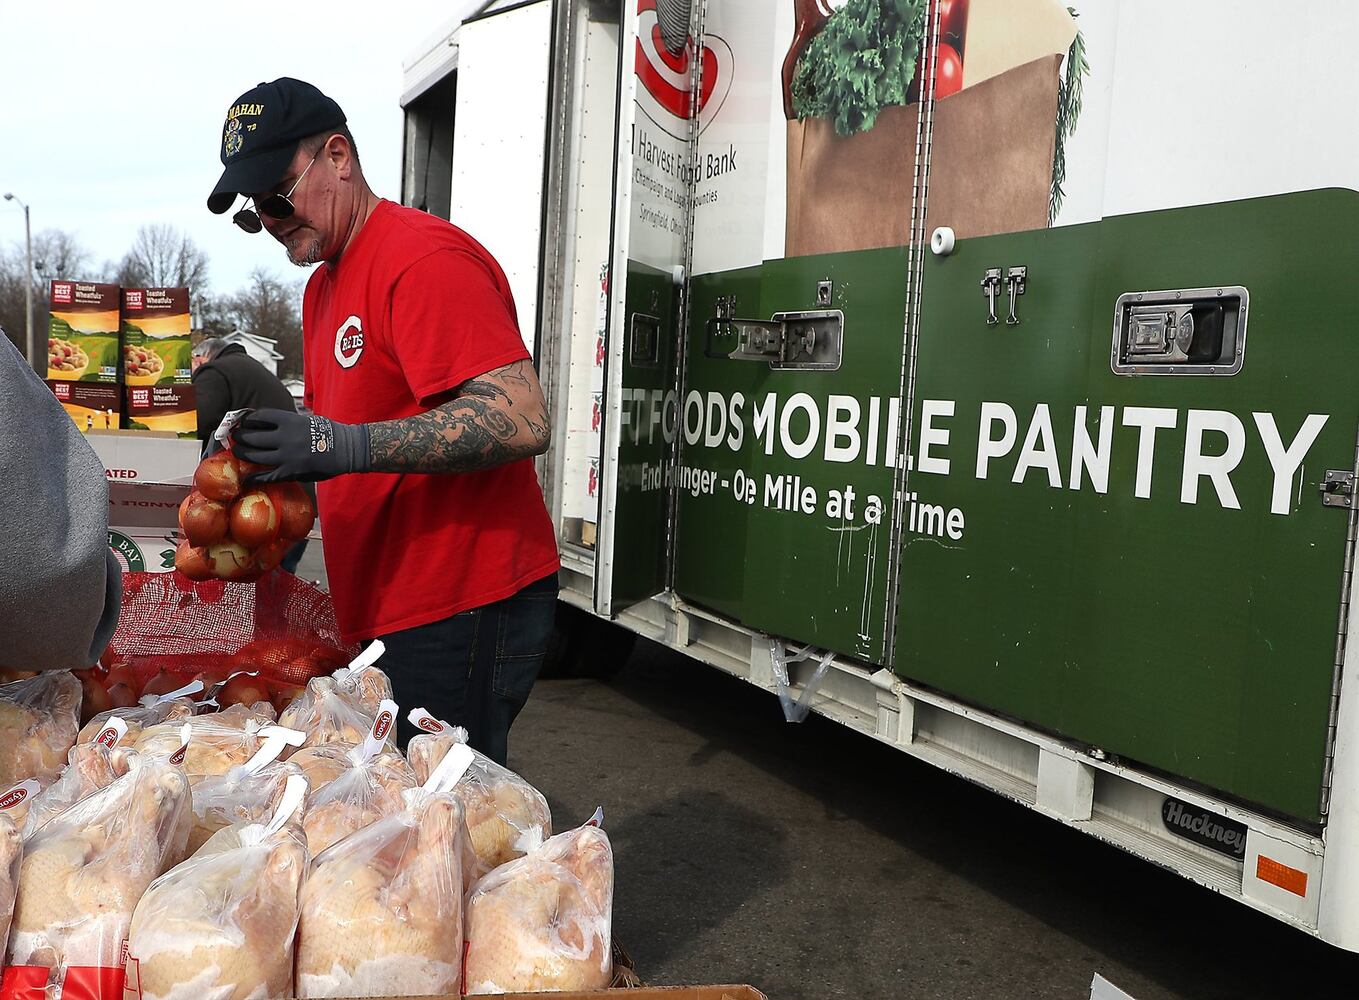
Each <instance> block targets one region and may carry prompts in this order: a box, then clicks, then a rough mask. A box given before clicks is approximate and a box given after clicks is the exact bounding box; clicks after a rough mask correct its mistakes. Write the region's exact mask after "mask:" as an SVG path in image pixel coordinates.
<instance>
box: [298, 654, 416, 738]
mask: <svg viewBox="0 0 1359 1000" xmlns="http://www.w3.org/2000/svg"><path fill="white" fill-rule="evenodd" d="M360 678H361V679H363V684H362V685H360V684H359V683H358V682H353V683H349V682H348V681H344V682H342V681H337V680H336V679H335V678H334V677H313V678H312V679H311V680H309V681H307V687H306V690H305V691H303V692H302V694H300V695H299V696H298V697H297V699H296V700H295V701H293V703H292V704H291V705H289V706H288V707H287V708H285V709H284V710H283V714H282V715H281V716H280V717H279V722H280V724H282V725H285V726H287V727H288V728H289V729H301V730H302V731H303V732H305V733H306V734H307V745H308V746H324V745H325V744H327V743H344V744H347V745H349V746H358V745H359V744H360V743H362V742H363V739H364V736H365V735H366V734H367V733H368V730H369V728H370V727H371V726H372V725H373V719H374V718H375V717H376V715H377V704H376V702H372V699H371V694H370V688H371V689H372V690H373V692H381V691H383V690H385V691H387V692H388V694H387V695H385V696H384V697H390V691H391V683H390V681H388V680H387V675H386V674H384V673H382V671H380V670H377V669H376V668H375V667H370V668H368V669H367V670H365V671H363V673H362V674H361V675H360ZM381 700H382V699H381V698H379V699H378V701H381ZM370 702H371V704H370ZM387 742H389V743H390V744H391V745H392V746H393V747H395V746H396V735H395V727H393V732H391V733H389V734H387Z"/></svg>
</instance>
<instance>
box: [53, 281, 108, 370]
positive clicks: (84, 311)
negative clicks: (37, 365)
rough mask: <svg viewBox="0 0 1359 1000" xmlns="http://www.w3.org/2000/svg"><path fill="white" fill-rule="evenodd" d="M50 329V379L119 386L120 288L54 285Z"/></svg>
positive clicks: (80, 283)
mask: <svg viewBox="0 0 1359 1000" xmlns="http://www.w3.org/2000/svg"><path fill="white" fill-rule="evenodd" d="M50 305H51V310H52V315H51V319H50V320H49V321H48V325H47V377H48V378H49V379H60V380H62V381H65V382H102V383H106V384H108V385H115V384H117V382H118V357H119V354H118V351H119V343H118V339H119V338H118V329H119V313H118V306H119V295H118V286H117V285H105V284H100V283H97V282H89V281H53V282H52V287H51V302H50Z"/></svg>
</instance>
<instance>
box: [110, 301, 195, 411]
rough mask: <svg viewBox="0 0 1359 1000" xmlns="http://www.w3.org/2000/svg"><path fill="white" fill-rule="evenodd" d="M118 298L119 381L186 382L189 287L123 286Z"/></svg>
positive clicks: (149, 383) (144, 383)
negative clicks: (121, 342) (120, 307)
mask: <svg viewBox="0 0 1359 1000" xmlns="http://www.w3.org/2000/svg"><path fill="white" fill-rule="evenodd" d="M121 301H122V310H121V331H122V341H123V345H122V362H123V384H124V385H128V386H143V387H145V386H152V385H162V386H163V385H188V384H189V382H190V381H191V378H190V375H191V374H192V366H191V363H190V357H191V355H192V351H193V345H192V343H191V342H190V340H189V333H190V318H189V290H188V289H187V288H124V289H123V292H122V299H121Z"/></svg>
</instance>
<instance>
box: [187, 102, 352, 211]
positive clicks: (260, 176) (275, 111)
mask: <svg viewBox="0 0 1359 1000" xmlns="http://www.w3.org/2000/svg"><path fill="white" fill-rule="evenodd" d="M344 123H345V117H344V112H343V111H341V110H340V106H339V105H338V104H336V103H335V102H334V101H332V100H331V99H330V98H329V97H327V96H326V95H325V94H323V93H321V92H320V91H319V90H317V89H316V88H315V87H313V86H312V85H311V84H309V83H304V82H302V81H301V80H294V79H293V78H292V77H290V76H281V77H279V78H278V79H277V80H274V81H273V82H272V83H261V84H260V85H259V86H257V87H254V88H252V89H250V90H247V91H246V92H245V93H244V94H242V95H241V96H240V97H238V98H236V100H235V101H234V102H233V103H232V105H231V110H230V111H228V112H227V115H226V122H225V123H224V124H223V125H222V165H223V166H224V167H226V169H225V170H224V171H222V179H221V180H219V181H218V182H217V186H216V187H215V188H213V189H212V194H210V195H208V209H209V210H210V211H213V212H216V213H217V214H218V215H221V214H222V213H223V212H225V211H226V210H227V209H229V208H230V207H231V205H232V203H233V202H234V201H235V200H236V196H237V195H240V194H248V193H250V192H252V191H255V192H257V191H268V190H269V189H270V188H272V187H273V186H274V185H275V184H277V183H278V182H279V181H280V180H282V178H283V175H284V173H286V172H287V170H288V164H289V163H291V162H292V159H293V156H295V155H296V153H297V144H298V142H300V141H301V140H302V139H305V138H307V136H310V135H316V134H317V133H318V132H324V131H325V130H326V129H333V128H338V127H339V126H341V125H343V124H344Z"/></svg>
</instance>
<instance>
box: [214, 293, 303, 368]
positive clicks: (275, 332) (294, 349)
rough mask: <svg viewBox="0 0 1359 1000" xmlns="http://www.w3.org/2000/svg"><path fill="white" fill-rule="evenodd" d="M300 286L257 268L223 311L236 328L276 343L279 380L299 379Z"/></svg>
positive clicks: (300, 338)
mask: <svg viewBox="0 0 1359 1000" xmlns="http://www.w3.org/2000/svg"><path fill="white" fill-rule="evenodd" d="M302 285H303V282H301V281H296V282H292V281H285V280H283V279H282V278H280V277H279V276H278V275H276V274H275V273H273V272H272V271H269V270H267V269H265V268H262V267H257V268H255V270H253V271H251V272H250V278H249V280H248V281H247V282H246V284H245V287H244V288H242V289H240V290H239V291H238V292H236V294H235V295H233V296H231V297H230V300H229V304H228V307H227V308H226V309H224V310H223V313H224V314H225V316H226V317H227V318H229V321H231V322H233V323H234V324H235V328H236V329H239V330H243V331H244V332H246V333H253V334H256V335H258V336H261V337H268V338H270V339H271V340H275V341H277V342H278V352H279V353H280V354H282V355H283V360H282V361H280V362H279V365H278V374H279V377H280V378H301V377H302Z"/></svg>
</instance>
